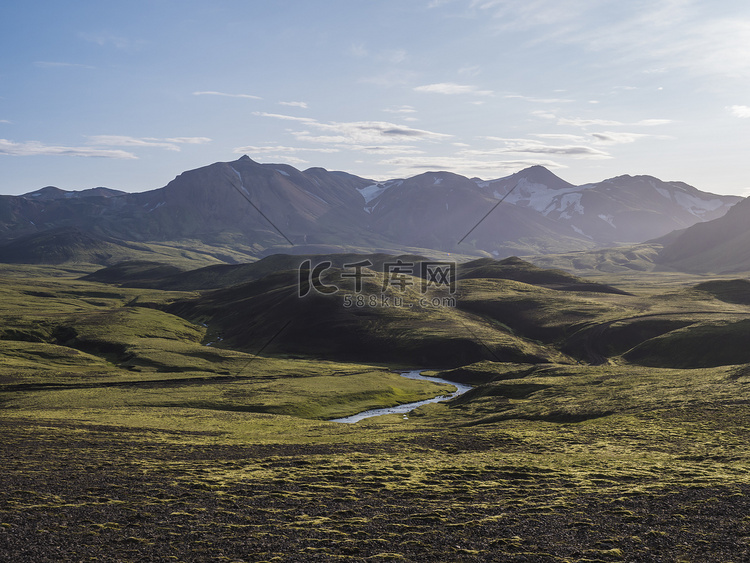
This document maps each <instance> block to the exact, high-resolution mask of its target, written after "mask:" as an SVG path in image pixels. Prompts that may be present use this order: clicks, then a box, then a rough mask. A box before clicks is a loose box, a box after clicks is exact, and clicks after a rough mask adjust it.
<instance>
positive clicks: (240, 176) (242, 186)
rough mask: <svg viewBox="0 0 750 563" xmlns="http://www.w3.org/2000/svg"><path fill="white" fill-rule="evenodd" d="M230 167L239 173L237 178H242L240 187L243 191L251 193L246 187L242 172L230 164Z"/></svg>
mask: <svg viewBox="0 0 750 563" xmlns="http://www.w3.org/2000/svg"><path fill="white" fill-rule="evenodd" d="M229 168H231V169H232V170H234V173H235V174H237V178H239V180H240V189H241V190H242V191H243V192H245V193H246V194H247V195H250V192H249V191H247V188H246V187H245V184H244V182H243V181H242V174H240V173H239V172H237V169H236V168H235V167H234V166H230V167H229Z"/></svg>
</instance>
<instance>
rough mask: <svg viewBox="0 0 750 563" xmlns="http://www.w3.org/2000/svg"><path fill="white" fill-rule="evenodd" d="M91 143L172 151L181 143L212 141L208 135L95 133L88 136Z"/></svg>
mask: <svg viewBox="0 0 750 563" xmlns="http://www.w3.org/2000/svg"><path fill="white" fill-rule="evenodd" d="M88 139H89V143H90V144H92V145H98V146H108V147H158V148H163V149H167V150H170V151H177V152H179V151H180V147H179V145H200V144H204V143H210V142H211V139H209V138H208V137H168V138H164V139H158V138H154V137H128V136H125V135H93V136H90V137H88Z"/></svg>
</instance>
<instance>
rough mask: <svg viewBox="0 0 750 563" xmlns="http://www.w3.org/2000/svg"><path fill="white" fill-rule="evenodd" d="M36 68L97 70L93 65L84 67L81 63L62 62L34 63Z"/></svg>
mask: <svg viewBox="0 0 750 563" xmlns="http://www.w3.org/2000/svg"><path fill="white" fill-rule="evenodd" d="M34 66H35V67H38V68H86V69H94V68H96V67H93V66H91V65H84V64H80V63H66V62H62V61H34Z"/></svg>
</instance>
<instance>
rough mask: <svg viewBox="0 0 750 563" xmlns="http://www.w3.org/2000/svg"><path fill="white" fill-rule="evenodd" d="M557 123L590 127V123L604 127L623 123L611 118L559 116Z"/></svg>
mask: <svg viewBox="0 0 750 563" xmlns="http://www.w3.org/2000/svg"><path fill="white" fill-rule="evenodd" d="M557 124H558V125H572V126H573V127H590V126H592V125H599V126H604V127H617V126H619V125H625V124H624V123H622V122H621V121H613V120H611V119H581V118H578V117H576V118H573V119H568V118H565V117H561V118H559V119H558V120H557Z"/></svg>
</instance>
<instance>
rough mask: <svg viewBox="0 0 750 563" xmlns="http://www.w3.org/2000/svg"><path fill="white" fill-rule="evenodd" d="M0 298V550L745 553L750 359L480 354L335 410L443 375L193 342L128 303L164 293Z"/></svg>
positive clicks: (413, 555)
mask: <svg viewBox="0 0 750 563" xmlns="http://www.w3.org/2000/svg"><path fill="white" fill-rule="evenodd" d="M0 289H1V290H2V291H3V297H4V301H3V305H2V309H1V310H0V315H2V320H3V330H4V331H5V333H4V334H5V336H4V338H5V340H0V345H1V346H2V348H1V349H2V354H3V364H2V367H0V401H1V408H0V433H1V435H2V437H1V439H0V448H2V450H3V451H2V460H3V461H2V468H1V469H0V475H1V478H2V485H3V486H2V487H0V553H2V554H4V556H5V557H6V558H7V559H11V560H13V561H19V562H20V561H34V562H37V561H60V560H63V561H65V560H69V561H86V560H100V561H144V560H176V561H337V560H341V561H385V560H397V561H398V560H401V561H420V562H421V561H555V562H574V561H589V562H590V561H690V562H698V561H706V562H715V561H726V562H729V561H734V562H740V561H746V560H748V559H750V453H748V450H747V447H746V444H747V443H748V442H749V441H750V410H749V409H748V402H747V401H748V399H747V398H746V395H747V385H748V384H750V377H749V376H748V374H750V370H748V369H747V366H744V365H741V366H718V367H712V368H703V369H674V368H670V369H667V368H657V367H644V366H636V365H628V364H625V363H623V364H621V365H601V366H589V365H551V364H547V365H537V366H534V365H520V364H516V365H508V364H501V363H495V362H483V363H482V364H481V365H479V366H475V367H472V366H468V367H467V368H466V369H465V372H466V373H468V374H469V375H470V376H471V377H474V378H475V379H474V383H476V384H477V387H476V388H475V389H474V390H473V391H471V392H470V393H468V394H466V395H464V396H463V397H461V398H459V399H458V400H455V401H453V402H452V403H451V404H445V403H441V404H433V405H428V406H425V407H422V408H420V409H418V410H417V411H415V412H413V413H411V414H410V415H409V416H408V417H406V418H404V417H403V416H402V415H391V416H384V417H379V418H376V419H367V420H364V421H362V422H359V423H357V424H355V425H348V424H338V423H333V422H327V421H326V420H325V419H327V418H333V417H335V416H341V415H343V414H347V413H349V412H357V411H359V410H365V409H366V408H371V407H372V406H381V405H384V404H395V403H398V402H405V401H409V400H416V399H417V398H421V397H424V396H432V395H435V394H439V393H441V392H442V391H443V389H444V387H443V388H441V387H438V386H434V385H431V384H429V383H427V382H420V381H409V380H405V379H403V378H399V377H398V376H397V375H395V374H392V373H390V372H389V371H388V370H387V369H386V368H385V367H381V366H373V365H364V364H347V363H337V362H325V361H315V360H307V359H300V358H290V357H287V358H264V357H257V356H254V355H252V354H247V353H242V352H237V351H233V350H227V349H220V348H214V347H209V346H205V345H203V343H204V338H205V328H204V327H201V326H200V325H194V324H191V323H189V322H187V321H185V320H183V319H180V318H178V317H174V316H173V315H168V314H167V313H164V312H163V311H160V310H156V309H154V308H151V307H148V306H147V307H141V306H137V304H139V303H140V304H146V305H148V304H151V305H156V304H158V303H164V302H167V301H169V300H172V299H177V298H181V297H184V296H185V295H186V294H182V293H177V292H174V293H166V292H158V291H150V290H133V289H123V288H111V287H107V286H103V285H99V284H93V283H85V282H81V281H78V280H75V279H71V278H66V277H64V276H63V277H60V278H56V279H52V278H50V277H44V276H42V277H39V278H36V279H34V278H31V277H26V278H23V279H22V278H19V277H18V276H17V275H14V276H12V277H10V278H6V279H5V280H4V283H3V285H2V286H0ZM483 290H484V289H483ZM670 291H671V292H672V295H674V296H675V297H670V298H664V299H663V300H662V301H660V302H659V304H658V306H659V307H666V305H665V303H672V304H675V303H676V304H679V303H685V299H687V298H686V297H684V294H683V297H678V296H677V295H678V294H679V292H680V291H683V290H674V289H671V290H670ZM587 299H591V297H587ZM603 299H607V300H610V301H613V302H615V305H614V306H616V307H622V306H624V304H626V302H627V303H630V304H631V305H632V304H634V303H635V301H634V299H635V298H632V297H628V296H607V297H606V298H603ZM134 300H136V301H135V302H134ZM628 300H629V301H628ZM649 302H651V301H649ZM706 303H707V305H706V307H703V309H702V310H705V309H706V308H709V309H710V308H714V309H716V310H719V308H720V305H719V304H717V303H716V302H715V301H713V300H708V301H706ZM651 306H656V305H651ZM592 307H593V306H592ZM732 307H735V309H732V310H733V311H736V312H738V313H741V310H740V309H739V308H738V307H740V306H739V305H732ZM592 310H593V308H592ZM683 310H684V311H685V312H686V313H685V314H687V311H688V310H689V309H688V307H685V308H684V309H683ZM608 311H609V310H608ZM547 318H551V317H547ZM610 318H612V317H606V316H605V317H604V319H605V320H607V319H610ZM615 318H616V317H615ZM561 324H563V323H561ZM553 325H554V323H551V324H550V325H549V326H553ZM9 331H16V332H9Z"/></svg>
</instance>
